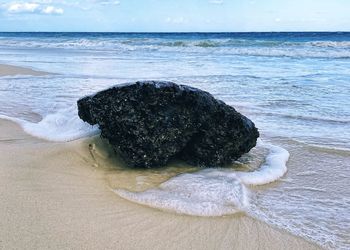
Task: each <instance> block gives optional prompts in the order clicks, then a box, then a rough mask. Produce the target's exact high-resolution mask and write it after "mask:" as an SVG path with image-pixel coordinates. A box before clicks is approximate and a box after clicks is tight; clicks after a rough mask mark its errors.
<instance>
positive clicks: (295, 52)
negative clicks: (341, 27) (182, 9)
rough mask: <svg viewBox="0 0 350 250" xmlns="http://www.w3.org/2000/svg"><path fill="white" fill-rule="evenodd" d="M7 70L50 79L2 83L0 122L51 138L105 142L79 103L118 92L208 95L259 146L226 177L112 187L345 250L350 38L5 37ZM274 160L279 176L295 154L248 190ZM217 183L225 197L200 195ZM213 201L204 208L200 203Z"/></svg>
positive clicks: (1, 41) (0, 50)
mask: <svg viewBox="0 0 350 250" xmlns="http://www.w3.org/2000/svg"><path fill="white" fill-rule="evenodd" d="M0 63H4V64H12V65H16V66H23V67H29V68H32V69H36V70H41V71H47V72H52V73H54V74H51V75H46V76H39V77H38V76H36V77H34V76H23V75H21V76H19V75H18V76H4V77H0V116H1V117H2V118H7V119H12V120H14V121H16V122H18V123H19V124H21V125H22V127H23V128H24V130H25V131H26V132H28V133H30V134H32V135H34V136H37V137H41V138H44V139H47V140H52V141H70V140H76V139H79V138H82V137H87V136H91V135H95V134H98V132H99V131H98V129H97V128H96V127H91V126H90V125H88V124H84V123H83V122H82V121H81V120H80V119H79V118H78V116H77V108H76V101H77V100H78V99H79V98H80V97H82V96H85V95H88V94H92V93H94V92H96V91H99V90H102V89H104V88H107V87H110V86H113V85H116V84H120V83H124V82H131V81H135V80H148V79H154V80H168V81H173V82H175V83H179V84H186V85H190V86H193V87H197V88H200V89H203V90H205V91H208V92H210V93H211V94H213V95H214V96H215V97H216V98H218V99H220V100H223V101H224V102H226V103H227V104H229V105H232V106H234V107H235V108H236V109H237V110H238V111H239V112H241V113H243V114H244V115H246V116H247V117H249V118H250V119H251V120H253V121H254V123H255V124H256V126H257V127H258V128H259V131H260V134H261V143H260V145H263V146H260V148H259V146H258V147H257V148H256V149H253V150H252V152H251V153H249V154H247V155H246V156H244V157H242V159H240V160H239V161H238V162H237V164H234V166H232V168H228V169H225V170H204V171H203V170H199V169H196V168H194V167H193V166H188V167H187V168H186V169H187V170H186V171H189V174H183V175H181V174H180V175H178V174H179V173H181V172H182V171H184V170H183V168H176V166H171V167H170V170H169V168H168V169H167V168H165V169H160V170H157V171H148V172H147V171H146V172H147V173H146V174H145V173H142V172H137V174H136V175H135V172H132V174H131V173H130V176H132V178H134V179H135V183H136V184H137V183H138V184H140V183H147V181H148V179H147V178H149V182H150V183H151V182H152V180H153V179H154V175H162V176H163V177H162V178H161V179H158V180H157V181H155V182H154V185H151V186H152V188H151V189H149V190H143V191H142V192H134V191H135V190H136V191H137V188H136V189H135V190H124V189H119V187H118V184H117V183H114V184H112V186H113V188H115V190H116V193H117V194H119V195H121V196H123V197H125V198H127V199H129V200H133V201H136V202H139V203H142V204H146V205H149V206H153V207H158V208H164V209H167V210H173V211H175V212H179V213H185V214H192V215H195V216H216V215H217V216H218V215H220V216H230V214H231V213H235V212H236V211H237V210H239V211H244V212H245V213H246V214H247V215H248V216H252V217H254V218H257V219H258V220H262V221H264V222H266V223H268V224H270V225H272V226H274V227H277V228H281V229H283V230H287V231H289V232H291V233H293V234H295V235H298V236H300V237H303V238H305V239H307V240H310V241H313V242H316V243H317V244H319V245H321V246H323V247H325V248H327V249H349V248H350V209H349V207H350V188H349V186H348V185H349V183H350V182H349V181H350V174H349V170H350V70H349V69H350V33H346V32H337V33H327V32H324V33H317V32H307V33H301V32H294V33H293V32H292V33H288V32H283V33H0ZM264 145H265V147H264ZM266 145H270V146H267V147H266ZM269 150H270V154H269V153H268V151H269ZM271 150H272V151H271ZM274 150H275V151H274ZM276 150H277V151H276ZM287 151H288V152H287ZM276 152H279V154H278V157H279V158H278V160H277V163H280V164H279V165H278V164H277V165H278V166H279V167H280V168H279V171H282V170H283V169H282V168H283V167H285V161H287V159H288V156H286V155H287V154H288V153H289V160H288V162H287V165H286V167H287V169H288V171H287V173H286V174H285V175H283V174H284V173H285V171H282V172H283V173H282V174H280V175H283V177H281V178H280V179H279V180H277V181H275V182H272V183H269V184H266V185H259V186H257V185H251V184H252V183H247V182H245V181H243V179H242V178H243V177H242V176H240V173H241V172H242V171H243V172H247V171H251V170H256V171H258V170H259V166H260V165H261V164H263V163H264V161H266V162H269V159H272V158H273V157H272V156H273V154H274V153H276ZM271 154H272V155H271ZM269 157H270V158H269ZM271 157H272V158H271ZM281 157H282V158H283V159H285V161H281ZM264 159H265V160H264ZM270 163H271V162H270ZM275 163H276V162H273V164H270V166H273V165H274V164H275ZM277 165H276V166H277ZM237 167H238V168H239V169H240V171H241V172H235V169H237ZM281 167H282V168H281ZM281 169H282V170H281ZM117 172H118V171H117V170H116V176H118V173H117ZM169 172H171V174H168V173H169ZM261 172H263V171H261ZM123 173H124V174H125V171H124V172H123ZM264 174H266V173H264ZM262 177H264V176H262ZM278 177H280V176H278ZM114 179H118V178H117V177H116V178H114ZM160 180H162V182H163V183H162V182H161V181H160ZM117 182H118V181H117ZM161 183H162V184H161ZM193 183H196V184H198V185H193ZM136 184H135V185H136ZM253 184H254V183H253ZM260 184H262V183H260ZM140 185H141V184H140ZM159 185H161V188H162V190H163V191H164V190H167V189H169V192H166V193H164V192H159V188H158V186H159ZM186 185H189V187H190V188H187V189H186V188H184V187H186ZM210 185H211V187H213V188H214V189H215V188H217V189H218V190H220V191H218V192H214V193H208V192H204V193H203V190H205V188H206V186H210ZM148 186H149V185H148ZM189 190H199V191H198V193H194V192H195V191H194V192H193V193H191V195H193V199H190V200H186V202H184V201H183V197H182V196H181V195H179V196H178V197H174V196H171V195H173V194H174V193H176V192H177V194H180V193H182V194H184V193H186V192H189ZM232 190H233V191H232ZM230 191H232V192H233V193H232V197H229V201H230V202H231V201H232V199H233V200H234V202H233V203H232V204H231V203H230V202H229V205H227V204H226V203H225V202H226V200H225V199H228V198H227V197H226V196H225V195H226V194H227V193H229V192H230ZM220 192H221V193H220ZM208 195H209V196H210V197H211V198H210V199H211V200H210V202H211V203H210V206H209V207H210V209H209V210H205V209H206V208H208V204H207V203H206V204H204V203H203V204H202V205H198V204H195V203H196V201H199V200H200V201H202V200H203V199H206V198H208ZM160 200H162V201H163V203H162V202H159V201H160ZM180 200H181V201H182V203H181V204H180V203H176V201H178V202H179V201H180ZM174 201H175V203H176V204H175V205H173V206H172V205H171V204H172V202H174ZM157 204H158V205H157ZM179 204H180V205H179ZM218 204H220V206H219V205H218ZM214 205H215V206H214ZM174 206H177V207H181V209H180V210H176V209H174ZM227 208H228V209H227ZM201 211H202V212H201ZM203 211H207V213H206V212H203ZM233 219H234V218H233Z"/></svg>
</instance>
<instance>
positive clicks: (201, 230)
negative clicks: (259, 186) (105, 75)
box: [0, 120, 318, 249]
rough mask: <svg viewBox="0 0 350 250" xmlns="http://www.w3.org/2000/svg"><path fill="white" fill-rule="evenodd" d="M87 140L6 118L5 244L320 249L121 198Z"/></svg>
mask: <svg viewBox="0 0 350 250" xmlns="http://www.w3.org/2000/svg"><path fill="white" fill-rule="evenodd" d="M93 140H99V139H96V138H95V139H91V138H90V139H84V140H78V141H74V142H70V143H52V142H46V141H43V140H40V139H36V138H33V137H31V136H29V135H27V134H25V133H24V132H23V131H22V129H21V128H20V127H19V126H17V125H16V124H14V123H12V122H9V121H5V120H0V152H1V153H0V162H1V163H0V204H1V205H0V249H318V247H317V246H315V245H313V244H310V243H308V242H306V241H304V240H302V239H300V238H297V237H294V236H292V235H289V234H287V233H285V232H282V231H279V230H276V229H273V228H271V227H270V226H268V225H266V224H264V223H261V222H258V221H256V220H253V219H251V218H249V217H247V216H244V215H235V216H228V217H221V218H202V217H190V216H183V215H176V214H171V213H167V212H163V211H159V210H155V209H152V208H148V207H144V206H141V205H137V204H133V203H130V202H128V201H125V200H123V199H121V198H119V197H118V196H117V195H116V194H114V193H113V192H112V191H111V189H110V188H109V186H108V181H107V175H108V171H113V170H110V169H109V170H108V169H103V168H101V167H99V168H96V167H95V166H94V162H95V161H94V159H93V157H92V155H91V154H90V151H89V147H88V144H89V143H91V142H92V141H93Z"/></svg>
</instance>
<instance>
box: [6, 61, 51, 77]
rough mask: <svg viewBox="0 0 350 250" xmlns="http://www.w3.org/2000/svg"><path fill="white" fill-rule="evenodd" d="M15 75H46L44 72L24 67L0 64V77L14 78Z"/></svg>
mask: <svg viewBox="0 0 350 250" xmlns="http://www.w3.org/2000/svg"><path fill="white" fill-rule="evenodd" d="M15 75H31V76H43V75H47V73H46V72H43V71H36V70H32V69H28V68H24V67H19V66H13V65H6V64H0V76H15Z"/></svg>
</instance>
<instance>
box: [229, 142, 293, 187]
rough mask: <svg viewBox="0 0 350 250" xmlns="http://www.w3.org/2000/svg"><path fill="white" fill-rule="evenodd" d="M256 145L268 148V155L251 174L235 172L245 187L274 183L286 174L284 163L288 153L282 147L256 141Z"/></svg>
mask: <svg viewBox="0 0 350 250" xmlns="http://www.w3.org/2000/svg"><path fill="white" fill-rule="evenodd" d="M258 145H259V146H262V147H265V148H268V149H269V154H268V155H267V156H266V158H265V163H264V164H263V165H261V166H260V168H259V169H258V170H255V171H253V172H237V173H236V174H237V175H238V177H239V178H240V179H241V181H242V182H243V183H244V184H246V185H264V184H267V183H270V182H274V181H276V180H278V179H279V178H281V177H282V176H283V175H284V174H285V173H286V172H287V166H286V163H287V161H288V159H289V152H288V151H287V150H285V149H284V148H282V147H279V146H275V145H272V144H268V143H264V142H262V141H261V140H258Z"/></svg>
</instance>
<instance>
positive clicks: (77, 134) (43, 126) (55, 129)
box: [0, 106, 99, 141]
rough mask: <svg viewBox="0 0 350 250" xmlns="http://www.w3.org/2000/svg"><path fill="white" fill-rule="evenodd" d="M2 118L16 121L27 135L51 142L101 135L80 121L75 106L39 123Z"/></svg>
mask: <svg viewBox="0 0 350 250" xmlns="http://www.w3.org/2000/svg"><path fill="white" fill-rule="evenodd" d="M0 118H2V119H7V120H11V121H14V122H16V123H18V124H19V125H21V127H22V128H23V130H24V131H25V132H26V133H28V134H30V135H33V136H35V137H39V138H42V139H45V140H49V141H72V140H76V139H79V138H83V137H87V136H91V135H94V134H97V133H99V130H98V128H97V127H96V126H91V125H89V124H88V123H85V122H83V121H82V120H80V119H79V116H78V114H77V109H76V108H75V107H74V106H72V107H70V108H66V109H61V110H59V111H58V112H56V113H53V114H49V115H47V116H45V117H44V118H43V119H42V120H41V121H40V122H38V123H34V122H29V121H26V120H22V119H19V118H14V117H8V116H4V115H0Z"/></svg>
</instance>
